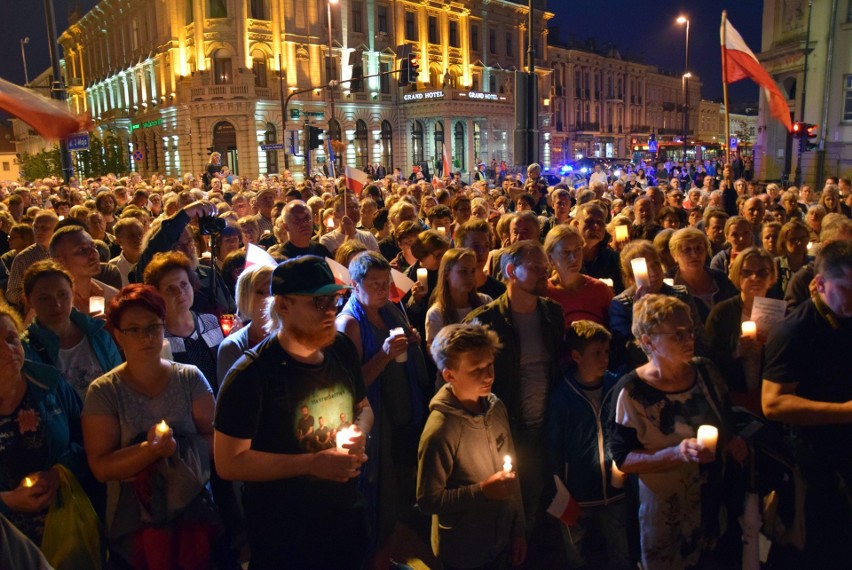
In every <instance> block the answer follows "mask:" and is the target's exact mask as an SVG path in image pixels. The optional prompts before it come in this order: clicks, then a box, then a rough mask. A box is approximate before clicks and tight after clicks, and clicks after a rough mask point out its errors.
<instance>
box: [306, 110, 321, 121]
mask: <svg viewBox="0 0 852 570" xmlns="http://www.w3.org/2000/svg"><path fill="white" fill-rule="evenodd" d="M305 115H307V116H308V117H311V118H313V119H322V118H323V117H325V111H308V112H307V113H305Z"/></svg>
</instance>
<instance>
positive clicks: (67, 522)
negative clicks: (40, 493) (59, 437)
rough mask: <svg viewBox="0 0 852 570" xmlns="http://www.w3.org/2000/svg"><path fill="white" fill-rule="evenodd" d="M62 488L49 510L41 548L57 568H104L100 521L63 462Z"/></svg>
mask: <svg viewBox="0 0 852 570" xmlns="http://www.w3.org/2000/svg"><path fill="white" fill-rule="evenodd" d="M56 469H57V471H58V472H59V489H57V491H56V496H55V497H54V498H53V503H52V504H51V505H50V510H49V511H48V512H47V518H46V519H45V523H44V537H43V538H42V541H41V551H42V553H43V554H44V556H45V558H47V561H48V562H50V565H51V566H53V567H54V568H56V569H57V570H77V569H80V570H100V569H101V568H102V567H103V556H102V552H103V549H102V543H101V523H100V520H98V515H97V514H95V509H94V508H93V507H92V503H91V502H90V501H89V497H88V496H87V495H86V492H85V491H83V488H82V487H81V486H80V483H79V482H78V481H77V478H76V477H75V476H74V474H73V473H71V471H69V470H68V468H66V467H65V466H63V465H56Z"/></svg>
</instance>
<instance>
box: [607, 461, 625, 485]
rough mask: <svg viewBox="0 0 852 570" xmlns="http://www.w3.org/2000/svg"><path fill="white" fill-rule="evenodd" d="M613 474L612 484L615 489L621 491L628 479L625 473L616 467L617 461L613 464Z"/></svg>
mask: <svg viewBox="0 0 852 570" xmlns="http://www.w3.org/2000/svg"><path fill="white" fill-rule="evenodd" d="M611 474H612V477H611V478H610V481H611V483H612V486H613V488H614V489H621V488H622V487H624V479H625V478H626V477H627V475H625V474H624V471H622V470H621V469H619V468H618V467H616V466H615V461H613V462H612V469H611Z"/></svg>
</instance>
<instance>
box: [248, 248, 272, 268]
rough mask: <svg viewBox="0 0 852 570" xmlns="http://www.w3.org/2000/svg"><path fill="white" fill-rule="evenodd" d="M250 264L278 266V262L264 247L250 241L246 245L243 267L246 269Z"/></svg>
mask: <svg viewBox="0 0 852 570" xmlns="http://www.w3.org/2000/svg"><path fill="white" fill-rule="evenodd" d="M252 265H265V266H267V267H272V268H275V267H277V266H278V262H277V261H275V258H274V257H272V256H271V255H269V253H267V251H266V250H265V249H263V248H262V247H260V246H257V245H254V244H253V243H250V244H248V247H246V265H245V268H246V269H248V268H249V267H251V266H252Z"/></svg>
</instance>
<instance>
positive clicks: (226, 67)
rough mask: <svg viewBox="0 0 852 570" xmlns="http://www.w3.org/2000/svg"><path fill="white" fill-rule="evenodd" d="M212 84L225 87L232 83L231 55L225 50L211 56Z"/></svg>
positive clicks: (217, 51)
mask: <svg viewBox="0 0 852 570" xmlns="http://www.w3.org/2000/svg"><path fill="white" fill-rule="evenodd" d="M213 82H214V83H215V84H216V85H226V84H228V83H231V82H233V73H232V72H231V54H230V53H228V52H227V51H226V50H222V49H220V50H216V53H214V54H213Z"/></svg>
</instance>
